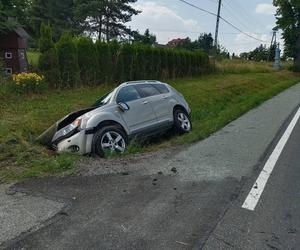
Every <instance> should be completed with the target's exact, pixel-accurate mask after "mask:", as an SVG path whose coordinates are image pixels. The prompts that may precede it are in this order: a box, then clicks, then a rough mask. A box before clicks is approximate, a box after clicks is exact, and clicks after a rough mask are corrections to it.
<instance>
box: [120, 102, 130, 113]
mask: <svg viewBox="0 0 300 250" xmlns="http://www.w3.org/2000/svg"><path fill="white" fill-rule="evenodd" d="M118 106H119V108H120V109H121V110H122V111H123V112H125V111H127V110H129V106H128V105H127V104H126V103H125V102H119V103H118Z"/></svg>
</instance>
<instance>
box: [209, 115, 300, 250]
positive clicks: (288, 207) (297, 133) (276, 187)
mask: <svg viewBox="0 0 300 250" xmlns="http://www.w3.org/2000/svg"><path fill="white" fill-rule="evenodd" d="M251 181H252V182H251ZM254 181H255V180H254V179H252V180H249V181H248V182H247V183H246V184H245V186H244V188H243V190H242V192H241V194H240V196H239V198H238V199H237V200H236V201H235V202H234V203H233V204H232V205H231V207H230V209H228V211H227V213H226V215H225V216H224V218H223V219H222V221H220V222H219V225H218V226H217V228H216V229H215V230H214V232H213V233H212V234H211V236H210V238H209V240H208V241H207V242H206V246H205V249H300V121H298V123H297V125H296V127H295V128H294V130H293V133H292V135H291V137H290V139H289V141H288V142H287V144H286V146H285V148H284V150H283V152H282V153H281V156H280V157H279V159H278V161H277V163H276V165H275V168H274V170H273V172H272V175H271V176H270V178H269V180H268V182H267V185H266V188H265V190H264V192H263V194H262V196H261V198H260V200H259V203H258V205H257V207H256V208H255V210H254V211H249V210H246V209H244V208H242V207H241V204H242V203H243V200H244V199H245V197H246V196H247V192H249V190H250V189H251V186H250V185H252V184H253V182H254Z"/></svg>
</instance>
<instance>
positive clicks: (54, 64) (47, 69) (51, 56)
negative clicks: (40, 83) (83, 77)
mask: <svg viewBox="0 0 300 250" xmlns="http://www.w3.org/2000/svg"><path fill="white" fill-rule="evenodd" d="M39 69H40V70H41V72H42V73H43V74H44V76H45V79H46V81H47V83H48V84H49V86H50V87H51V88H58V87H59V82H60V72H59V64H58V55H57V50H56V48H51V49H49V50H47V51H45V52H44V53H43V54H41V55H40V58H39Z"/></svg>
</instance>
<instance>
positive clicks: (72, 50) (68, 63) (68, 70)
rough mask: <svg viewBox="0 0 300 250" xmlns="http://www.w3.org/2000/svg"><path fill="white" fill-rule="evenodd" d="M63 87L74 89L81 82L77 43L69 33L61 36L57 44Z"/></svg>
mask: <svg viewBox="0 0 300 250" xmlns="http://www.w3.org/2000/svg"><path fill="white" fill-rule="evenodd" d="M56 46H57V53H58V62H59V69H60V79H61V82H60V83H61V87H74V86H76V85H78V83H79V82H80V71H79V65H78V55H77V49H76V46H75V43H74V41H73V38H72V36H71V35H70V34H69V33H65V34H63V35H62V36H61V38H60V39H59V41H58V43H57V45H56Z"/></svg>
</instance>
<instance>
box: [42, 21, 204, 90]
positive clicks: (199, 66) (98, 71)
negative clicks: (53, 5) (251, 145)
mask: <svg viewBox="0 0 300 250" xmlns="http://www.w3.org/2000/svg"><path fill="white" fill-rule="evenodd" d="M40 33H41V38H40V40H39V48H40V51H41V52H42V55H41V56H40V60H39V70H40V71H41V72H42V73H43V74H44V75H45V77H46V80H47V81H48V83H49V85H50V87H52V88H67V87H75V86H78V85H85V84H86V85H95V84H101V83H113V82H124V81H129V80H140V79H145V80H147V79H170V78H176V77H190V76H199V75H201V74H204V73H207V72H209V71H210V63H209V58H208V55H207V54H206V53H204V52H202V51H200V50H197V51H193V52H192V51H187V50H180V49H170V48H155V47H152V46H147V45H143V44H140V43H134V44H129V43H125V44H120V43H118V42H117V41H112V42H103V41H100V40H98V41H96V43H94V42H93V41H92V39H91V38H87V37H73V36H72V35H71V34H70V33H64V34H62V36H61V37H60V39H59V40H58V42H57V43H55V42H54V41H53V36H52V34H53V32H52V29H51V26H50V25H49V24H42V25H41V30H40Z"/></svg>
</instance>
